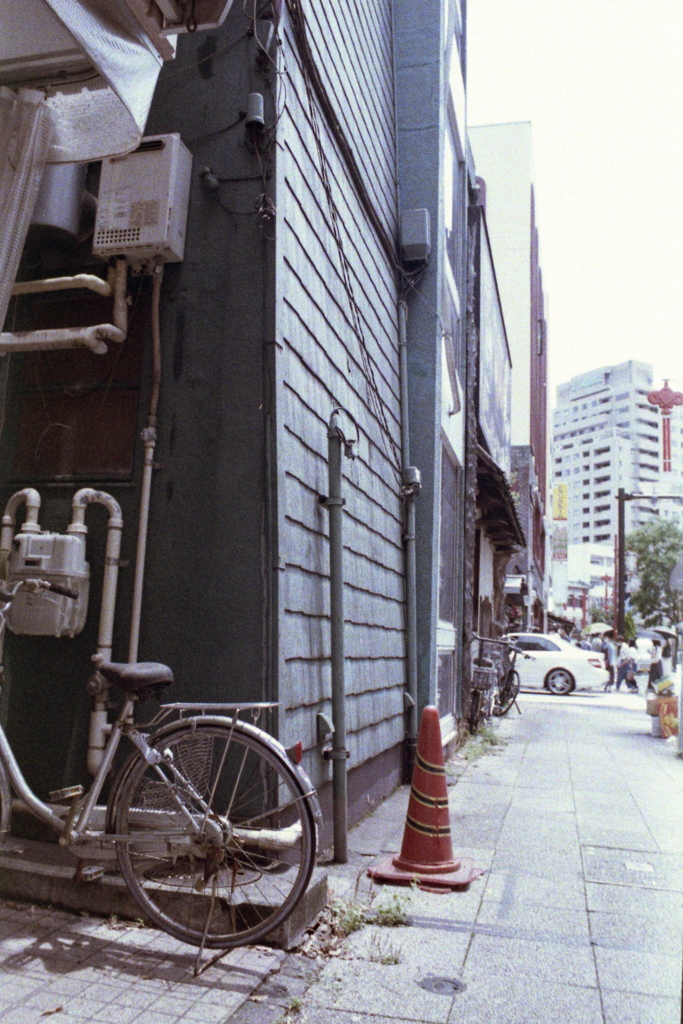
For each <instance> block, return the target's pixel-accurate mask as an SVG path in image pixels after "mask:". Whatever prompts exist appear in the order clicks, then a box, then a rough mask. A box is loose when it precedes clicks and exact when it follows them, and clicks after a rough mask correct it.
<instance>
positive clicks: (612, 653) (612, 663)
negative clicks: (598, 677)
mask: <svg viewBox="0 0 683 1024" xmlns="http://www.w3.org/2000/svg"><path fill="white" fill-rule="evenodd" d="M613 636H614V631H613V630H611V629H610V630H609V632H607V633H605V635H604V636H603V639H602V648H601V650H602V653H603V655H604V656H605V668H606V669H607V672H608V675H609V679H608V680H607V682H606V683H605V690H611V689H612V687H613V686H614V677H615V668H616V661H617V649H616V647H615V645H614V643H613V642H612V637H613Z"/></svg>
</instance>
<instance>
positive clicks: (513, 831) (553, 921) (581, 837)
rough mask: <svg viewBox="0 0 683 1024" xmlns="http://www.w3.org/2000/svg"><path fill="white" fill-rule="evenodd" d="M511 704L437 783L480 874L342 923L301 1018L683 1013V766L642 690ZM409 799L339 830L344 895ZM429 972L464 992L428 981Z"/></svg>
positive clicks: (664, 1021) (599, 1021)
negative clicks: (344, 858)
mask: <svg viewBox="0 0 683 1024" xmlns="http://www.w3.org/2000/svg"><path fill="white" fill-rule="evenodd" d="M520 704H521V707H522V710H523V714H522V715H521V716H518V715H517V714H516V713H515V712H514V711H513V712H512V714H511V715H510V716H509V717H508V718H506V719H503V720H502V721H501V722H499V723H497V728H498V730H499V734H500V735H501V736H502V737H506V738H507V743H506V744H505V745H504V746H500V747H497V748H494V751H495V752H492V753H490V754H487V755H485V756H484V757H482V758H481V759H479V760H475V761H472V762H470V763H469V764H467V765H466V766H465V767H464V769H463V770H462V771H461V773H460V774H459V775H458V777H457V778H454V779H453V780H452V785H451V786H450V788H449V797H450V810H451V821H452V831H453V843H454V849H455V852H456V854H457V853H461V854H466V855H468V856H471V857H473V858H474V860H475V863H476V864H477V865H478V866H480V867H483V868H486V869H487V874H486V875H485V876H484V877H483V878H481V879H480V880H479V881H476V882H474V883H472V885H471V887H470V890H469V891H468V892H466V893H452V894H449V895H446V896H443V895H432V894H429V893H424V892H417V893H415V894H413V895H411V897H410V907H409V911H408V912H409V924H408V926H407V927H401V928H393V929H388V928H379V927H377V926H374V925H373V926H366V927H365V928H363V929H362V930H361V931H360V932H357V933H355V934H353V935H351V936H350V937H349V939H348V940H347V942H346V949H347V951H348V952H347V954H346V955H348V956H349V957H352V959H336V960H335V961H334V962H330V963H327V964H326V965H325V967H324V968H323V970H322V971H321V973H320V975H319V977H318V979H317V981H316V982H315V983H314V984H313V985H312V987H311V988H310V990H309V991H308V993H307V995H306V998H305V1000H304V1003H303V1007H302V1011H301V1017H300V1019H301V1020H302V1021H303V1020H305V1021H306V1022H307V1024H349V1022H353V1021H358V1022H362V1024H380V1022H381V1024H388V1022H389V1021H404V1020H409V1021H419V1022H435V1024H436V1022H439V1024H440V1022H443V1024H446V1022H456V1021H457V1022H461V1024H470V1022H472V1024H475V1022H476V1024H481V1022H482V1021H486V1022H487V1024H535V1022H539V1024H540V1022H543V1024H551V1022H555V1021H558V1020H561V1021H562V1022H563V1024H603V1022H608V1024H680V1020H681V1009H680V995H681V956H682V951H683V950H682V947H683V896H682V893H683V856H682V854H683V762H682V761H681V760H680V759H679V758H678V757H676V756H675V747H673V746H672V745H671V744H670V743H669V744H667V743H665V742H664V741H662V740H656V739H653V738H652V737H651V736H650V735H649V730H650V720H649V718H648V717H647V716H646V715H645V707H644V704H645V701H644V698H643V697H642V696H640V697H637V696H634V695H631V694H613V693H612V694H595V695H593V694H583V695H577V696H572V697H569V698H557V697H544V696H541V695H533V696H532V695H526V694H523V695H522V696H521V698H520ZM406 805H407V790H406V789H405V788H404V789H403V790H401V791H400V792H399V793H397V794H395V795H394V797H392V799H391V800H389V801H387V802H386V803H385V804H384V805H383V806H382V807H381V808H380V809H379V811H378V812H377V813H376V814H374V815H372V817H371V818H369V819H368V820H367V821H365V822H364V823H362V824H361V825H360V826H359V827H358V828H357V829H355V830H354V831H353V832H352V833H351V842H350V848H351V850H352V858H351V863H350V864H349V865H347V866H345V867H343V868H342V867H338V866H332V867H331V869H330V874H331V878H330V884H331V887H332V888H333V889H335V890H336V891H337V893H338V894H339V895H345V896H347V897H350V898H352V899H353V900H355V901H359V900H360V901H363V900H364V899H365V900H367V899H368V898H371V899H372V892H371V887H370V886H368V883H367V882H366V881H365V878H364V870H365V868H366V867H367V865H368V863H369V862H370V861H371V860H372V859H373V857H374V856H375V855H376V854H377V853H378V852H380V851H391V850H397V849H398V848H399V846H400V842H401V837H402V829H403V822H404V820H405V811H406ZM359 877H360V878H361V880H362V881H361V885H360V891H359V892H358V891H357V892H355V894H354V890H355V887H356V883H357V879H358V878H359ZM375 892H376V890H375ZM395 892H400V890H398V889H391V890H388V889H387V888H384V889H383V891H382V893H381V894H380V895H376V896H375V897H374V899H373V901H372V903H371V907H372V906H373V905H377V904H378V903H381V901H386V900H387V898H388V893H395ZM367 893H369V894H370V895H369V896H367V895H364V894H367ZM392 958H393V959H396V958H398V959H399V962H398V963H395V964H392V963H390V962H389V963H388V962H387V961H388V960H391V959H392ZM382 960H384V961H385V962H381V961H382ZM429 976H436V977H438V978H444V979H452V980H453V981H454V982H456V981H460V982H463V983H464V984H465V986H466V988H465V990H464V991H462V992H459V993H454V992H453V991H452V988H451V990H450V991H449V985H448V984H447V982H443V983H442V984H441V985H440V986H438V987H440V988H442V989H443V990H444V991H443V992H441V993H434V992H429V991H425V989H424V988H422V987H420V986H421V983H422V984H424V983H425V982H427V983H428V978H429ZM428 987H429V983H428ZM239 1019H240V1016H239V1014H238V1015H237V1016H236V1018H235V1022H237V1021H238V1020H239ZM245 1019H246V1018H245Z"/></svg>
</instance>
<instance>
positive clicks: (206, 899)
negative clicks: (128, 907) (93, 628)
mask: <svg viewBox="0 0 683 1024" xmlns="http://www.w3.org/2000/svg"><path fill="white" fill-rule="evenodd" d="M21 587H24V588H26V587H28V589H29V590H34V591H38V590H41V589H48V590H52V591H54V592H55V593H57V594H63V595H65V596H66V597H70V598H74V597H76V596H77V595H76V594H75V593H74V592H72V591H69V590H68V588H66V587H62V586H59V585H57V584H53V583H49V582H47V581H45V580H24V581H22V582H21V583H18V584H15V585H14V587H13V588H11V589H10V588H7V589H6V588H4V587H0V602H4V604H3V607H2V609H1V610H0V628H3V627H4V617H3V616H4V613H5V611H6V609H7V607H8V606H9V603H11V601H12V600H13V598H14V596H15V594H16V593H17V591H18V590H19V589H20V588H21ZM93 662H94V663H95V673H94V675H93V676H92V677H91V678H90V680H89V682H88V690H89V692H90V693H91V694H92V693H97V692H101V691H102V690H103V689H104V687H106V686H107V685H114V686H116V687H118V688H119V689H120V690H121V691H123V694H124V702H123V706H122V707H121V710H120V711H119V713H118V716H117V717H116V720H115V722H114V723H113V725H112V726H111V731H110V733H109V737H108V740H107V743H106V747H105V750H104V756H103V758H102V762H101V764H100V766H99V769H98V771H97V773H96V775H95V777H94V779H93V782H92V784H91V786H90V789H89V791H88V792H84V791H83V787H82V786H72V787H69V788H67V789H62V790H56V791H54V792H52V793H50V795H49V800H50V802H49V803H45V802H43V801H42V800H41V799H40V798H39V797H38V796H36V794H35V793H33V791H32V790H31V789H30V787H29V785H28V784H27V782H26V780H25V779H24V777H23V775H22V773H21V770H20V768H19V765H18V763H17V761H16V758H15V757H14V754H13V752H12V749H11V746H10V744H9V741H8V738H7V735H6V733H5V731H4V729H3V728H2V725H0V833H7V832H8V831H9V819H10V810H11V791H12V790H14V793H15V794H16V796H17V797H18V798H19V800H20V801H22V802H23V804H25V805H26V806H27V807H28V809H29V810H30V811H31V812H32V813H33V814H34V815H35V816H36V817H37V818H39V819H41V820H42V821H44V822H46V823H47V824H48V825H50V826H51V827H52V828H53V829H55V830H56V831H57V832H58V833H59V843H60V845H62V846H64V847H66V848H67V849H69V850H70V851H71V852H73V853H74V854H75V855H76V856H77V857H78V858H79V862H78V867H77V869H76V877H78V878H80V877H84V875H86V874H87V873H88V868H87V867H85V868H84V867H83V865H84V863H85V861H87V860H94V861H96V862H98V865H99V864H101V863H102V862H103V861H104V862H107V861H114V860H117V861H118V867H119V870H120V872H121V875H122V876H123V879H124V881H125V883H126V885H127V887H128V889H129V891H130V894H131V896H132V897H133V899H134V900H135V902H136V903H137V905H138V907H139V908H140V910H141V911H142V912H143V914H144V915H145V917H146V918H147V919H148V920H149V921H151V922H152V923H153V924H155V925H157V926H158V927H159V928H161V929H162V930H163V931H165V932H167V933H168V934H169V935H172V936H174V937H175V938H178V939H181V940H182V941H185V942H187V943H189V944H190V945H194V946H199V947H200V952H199V954H198V957H197V965H198V963H199V956H200V955H201V950H202V949H204V948H207V949H221V950H226V951H227V950H229V949H232V948H234V947H235V946H239V945H244V944H246V943H253V942H258V941H259V940H260V939H263V938H265V937H266V936H267V935H269V934H270V933H271V932H272V931H273V930H274V929H275V928H277V927H278V926H279V925H280V924H282V922H283V921H284V920H285V919H286V918H287V917H288V916H289V915H290V914H291V913H292V911H293V910H294V908H295V907H296V906H297V904H298V903H299V901H300V899H301V898H302V896H303V895H304V893H305V891H306V888H307V886H308V883H309V881H310V878H311V874H312V871H313V868H314V865H315V862H316V854H317V835H318V827H319V825H320V823H321V821H322V815H321V811H320V805H319V803H318V799H317V795H316V792H315V790H314V788H313V786H312V785H311V782H310V780H309V779H308V776H307V775H306V773H305V772H304V770H303V769H302V768H301V766H300V765H299V764H298V763H296V757H294V755H293V754H291V752H288V751H286V750H285V748H284V747H283V746H282V745H281V744H280V743H279V742H278V741H277V740H276V739H274V738H273V737H272V736H270V735H269V734H268V733H267V732H265V731H264V730H263V729H261V728H259V727H258V726H257V725H256V722H257V721H258V718H259V716H260V714H261V713H263V712H264V711H267V710H268V709H271V708H274V707H276V706H277V705H276V704H273V703H244V704H196V703H176V704H162V705H161V707H160V709H159V712H158V713H157V714H156V715H155V716H154V717H153V718H152V719H151V721H149V722H148V723H146V724H145V725H142V726H138V725H136V724H135V723H134V721H133V709H134V707H135V705H136V704H137V703H138V702H142V701H144V700H146V699H148V698H150V697H155V698H157V697H159V696H160V695H161V693H162V692H163V691H164V690H166V688H167V687H168V686H170V685H171V683H172V682H173V673H172V672H171V669H170V668H168V667H167V666H166V665H162V664H158V663H156V662H137V663H132V664H118V663H116V662H110V661H106V660H105V659H104V658H103V657H102V656H101V655H94V657H93ZM243 713H249V714H250V715H251V717H252V721H251V722H247V721H244V720H243V719H241V718H240V715H241V714H243ZM123 737H127V738H128V739H129V740H130V741H131V743H132V745H133V748H134V749H133V751H132V753H131V754H130V756H129V757H128V759H127V760H126V761H125V762H124V763H123V765H122V766H121V768H120V770H119V771H118V772H117V774H116V776H115V779H114V782H113V784H112V787H111V790H110V793H109V798H108V801H107V804H106V808H105V807H104V806H102V807H100V806H99V805H98V804H97V801H98V799H99V797H100V796H101V794H102V790H103V787H104V784H105V780H106V778H107V776H108V774H109V772H110V770H111V768H112V765H113V763H114V758H115V755H116V752H117V750H118V747H119V744H120V741H121V739H122V738H123ZM298 753H299V756H300V748H299V750H298ZM290 754H291V756H290ZM91 871H92V874H91V877H98V873H99V874H102V870H101V868H100V867H99V866H98V867H96V868H94V869H91ZM215 959H217V957H215V958H214V960H215ZM212 962H213V961H212ZM197 965H196V966H195V974H196V973H198V966H197Z"/></svg>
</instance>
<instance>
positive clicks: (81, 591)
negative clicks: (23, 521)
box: [6, 532, 90, 637]
mask: <svg viewBox="0 0 683 1024" xmlns="http://www.w3.org/2000/svg"><path fill="white" fill-rule="evenodd" d="M7 569H8V576H7V582H8V584H9V585H11V584H13V583H19V582H20V581H21V580H30V579H40V580H47V581H48V583H58V584H59V585H60V586H62V587H66V588H67V589H68V590H73V591H75V592H76V593H77V594H78V597H77V598H76V599H74V598H71V597H65V596H63V595H61V594H54V593H52V591H50V590H41V591H38V592H34V591H30V590H25V589H24V588H23V587H22V588H20V589H19V590H18V591H17V593H16V594H15V597H14V600H13V601H12V603H11V604H10V606H9V608H8V609H7V611H6V620H7V625H8V626H9V628H10V629H11V630H12V632H13V633H23V634H28V635H31V636H68V637H72V636H76V634H77V633H80V632H81V630H82V629H83V626H84V625H85V617H86V615H87V612H88V592H89V590H90V567H89V565H88V563H87V562H86V560H85V541H84V538H83V537H82V536H79V535H73V536H72V535H70V534H61V533H43V532H40V533H21V532H20V533H17V534H16V536H15V537H14V538H13V540H12V547H11V550H10V555H9V559H8V562H7Z"/></svg>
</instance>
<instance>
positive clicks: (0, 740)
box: [0, 700, 134, 846]
mask: <svg viewBox="0 0 683 1024" xmlns="http://www.w3.org/2000/svg"><path fill="white" fill-rule="evenodd" d="M133 703H134V702H133V701H132V700H126V701H125V702H124V705H123V708H122V710H121V713H120V714H119V716H118V718H117V719H116V721H115V722H114V724H113V725H112V728H111V733H110V736H109V740H108V741H107V746H106V748H105V752H104V757H103V758H102V763H101V765H100V767H99V769H98V771H97V775H96V776H95V778H94V779H93V782H92V785H91V787H90V789H89V790H88V793H87V796H86V798H85V801H84V803H83V806H82V808H81V809H80V813H79V814H78V821H77V823H76V825H75V827H74V828H73V829H71V830H70V834H69V836H65V835H64V831H65V818H64V817H62V816H61V815H59V814H56V813H55V811H54V810H53V809H52V807H51V806H50V805H49V804H46V803H44V801H43V800H41V799H40V797H38V796H36V794H35V793H34V792H33V790H32V789H31V787H30V786H29V784H28V783H27V781H26V779H25V778H24V776H23V774H22V771H21V768H20V767H19V765H18V763H17V759H16V757H15V756H14V751H13V750H12V748H11V746H10V743H9V740H8V738H7V733H6V732H5V730H4V729H3V727H2V724H0V763H1V765H2V770H3V771H4V773H5V775H6V776H7V780H8V781H9V784H10V786H11V788H12V789H13V790H14V792H15V793H16V795H17V797H18V798H19V800H21V802H22V803H23V804H25V805H26V807H28V809H29V810H30V811H31V812H32V813H33V814H34V815H35V816H36V817H37V818H40V820H41V821H44V822H45V824H46V825H49V826H50V827H51V828H53V829H54V830H55V832H59V833H62V835H61V836H60V842H61V839H64V840H65V841H64V843H63V844H62V845H65V846H66V845H67V844H68V843H69V842H71V841H73V840H75V839H77V838H79V837H81V836H83V835H85V834H86V832H87V828H88V825H89V823H90V819H91V817H92V813H93V810H94V808H95V805H96V803H97V799H98V797H99V796H100V794H101V793H102V789H103V787H104V782H105V779H106V777H107V773H108V772H109V770H110V768H111V766H112V762H113V760H114V757H115V756H116V751H117V750H118V747H119V743H120V742H121V736H122V735H123V733H124V731H126V732H128V731H132V727H130V726H129V725H128V718H129V716H130V715H131V713H132V710H133ZM67 814H68V808H67V807H65V815H67Z"/></svg>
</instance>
